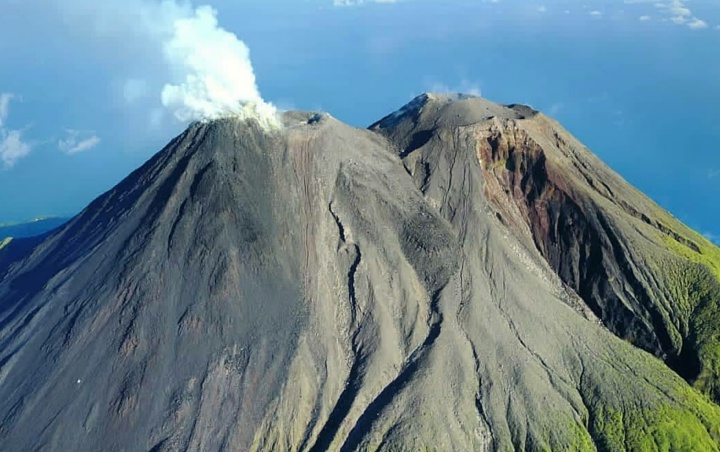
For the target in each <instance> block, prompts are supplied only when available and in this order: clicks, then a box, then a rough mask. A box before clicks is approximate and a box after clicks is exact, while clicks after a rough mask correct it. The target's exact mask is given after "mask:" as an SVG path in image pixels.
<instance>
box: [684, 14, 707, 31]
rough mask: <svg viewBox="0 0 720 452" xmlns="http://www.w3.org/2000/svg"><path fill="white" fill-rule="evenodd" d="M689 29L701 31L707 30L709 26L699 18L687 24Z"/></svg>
mask: <svg viewBox="0 0 720 452" xmlns="http://www.w3.org/2000/svg"><path fill="white" fill-rule="evenodd" d="M687 26H688V27H690V28H692V29H693V30H700V29H702V28H707V26H708V24H707V22H705V21H704V20H702V19H698V18H697V17H696V18H694V19H692V20H691V21H690V22H688V24H687Z"/></svg>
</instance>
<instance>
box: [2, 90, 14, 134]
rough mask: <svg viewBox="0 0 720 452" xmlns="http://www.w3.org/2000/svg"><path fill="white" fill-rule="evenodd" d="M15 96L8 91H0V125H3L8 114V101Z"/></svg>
mask: <svg viewBox="0 0 720 452" xmlns="http://www.w3.org/2000/svg"><path fill="white" fill-rule="evenodd" d="M13 97H15V96H14V95H13V94H10V93H0V127H3V126H4V125H5V120H6V119H7V117H8V114H10V101H11V100H12V99H13Z"/></svg>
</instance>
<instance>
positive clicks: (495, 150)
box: [374, 96, 720, 402]
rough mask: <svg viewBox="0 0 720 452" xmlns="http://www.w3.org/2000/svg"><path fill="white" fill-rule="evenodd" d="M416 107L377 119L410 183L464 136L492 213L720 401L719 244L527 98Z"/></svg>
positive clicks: (619, 329) (605, 312)
mask: <svg viewBox="0 0 720 452" xmlns="http://www.w3.org/2000/svg"><path fill="white" fill-rule="evenodd" d="M411 105H413V104H411ZM414 105H415V106H416V108H414V109H409V110H412V111H413V113H412V114H406V115H404V116H403V117H402V118H401V119H400V118H395V119H393V118H392V117H390V118H386V120H385V123H383V122H381V123H379V124H377V125H375V126H374V128H375V129H377V130H379V131H381V132H382V133H384V134H388V135H389V136H391V137H393V139H394V141H395V142H396V143H397V144H398V147H399V149H400V151H399V152H400V155H401V157H403V158H404V161H405V165H406V166H407V167H408V168H411V170H412V172H413V174H415V175H416V180H417V181H416V185H418V186H419V187H420V188H423V186H424V185H426V183H427V181H426V180H425V177H426V176H427V175H428V174H431V175H432V173H435V172H436V171H435V170H434V168H433V165H434V162H436V161H437V160H438V158H439V155H441V154H442V152H440V151H438V149H439V148H446V147H447V145H446V144H445V143H444V142H443V134H445V135H447V132H448V131H449V130H452V131H456V132H457V133H458V134H459V135H458V136H462V139H463V140H469V141H470V142H471V143H472V146H474V147H475V148H476V154H477V155H476V158H477V161H478V163H479V165H480V167H481V171H482V172H483V196H484V197H485V198H486V199H487V200H488V201H490V204H491V205H492V208H493V209H494V210H495V211H496V212H497V214H498V218H500V219H501V221H502V222H503V223H504V224H507V225H509V226H510V227H511V229H513V230H515V231H522V232H521V233H520V234H519V235H518V237H519V238H521V239H526V238H528V237H532V240H533V242H534V244H535V246H536V247H537V249H538V250H539V251H540V252H541V254H542V255H543V256H544V257H545V259H546V260H547V261H548V262H549V263H550V265H551V267H552V268H553V270H554V271H555V272H556V273H557V274H558V275H559V276H560V277H561V278H562V280H563V281H564V282H565V283H566V284H567V285H569V286H570V287H571V288H572V289H573V290H574V291H575V292H576V293H577V294H579V295H580V296H581V297H582V299H583V300H584V301H585V303H586V304H587V306H588V307H590V308H591V309H592V311H593V312H594V313H595V314H596V315H597V316H599V317H600V318H601V319H602V321H603V322H604V324H605V325H606V326H607V327H608V328H609V329H611V330H612V331H613V332H615V333H616V334H617V335H618V336H620V337H621V338H624V339H626V340H628V341H630V342H632V343H633V344H635V345H637V346H639V347H641V348H643V349H645V350H648V351H650V352H652V353H654V354H655V355H657V356H658V357H662V358H663V359H665V360H666V362H667V363H668V364H669V365H670V366H671V367H672V368H673V369H675V370H676V371H677V372H678V373H679V374H680V375H682V376H683V377H685V378H686V379H687V380H688V381H689V382H691V383H693V384H695V385H696V386H697V387H698V388H699V389H701V390H703V391H705V392H706V393H708V394H709V395H710V396H711V397H713V398H714V399H715V401H716V402H720V334H719V332H720V249H718V248H717V247H716V246H714V245H712V244H711V243H710V242H709V241H708V240H706V239H705V238H704V237H702V236H700V235H699V234H697V233H695V232H694V231H692V230H690V229H688V228H687V227H686V226H684V225H683V224H682V223H680V222H679V221H677V220H675V219H674V218H673V217H672V216H671V215H670V214H669V213H667V212H666V211H664V210H662V209H661V208H660V207H658V206H657V205H656V204H655V203H653V202H652V201H651V200H650V199H648V198H647V197H646V196H644V195H643V194H642V193H640V192H639V191H638V190H637V189H635V188H634V187H632V186H630V185H629V184H628V183H627V182H626V181H624V180H623V179H622V178H621V177H620V176H618V175H617V174H616V173H614V172H613V171H612V170H610V169H609V168H608V167H607V166H606V165H604V164H603V163H602V162H601V161H600V160H598V159H597V157H595V156H594V155H593V154H592V153H591V152H590V151H588V150H587V149H586V148H585V147H584V146H583V145H582V144H581V143H579V142H578V141H577V140H576V139H575V138H574V137H572V136H571V135H570V134H569V133H567V131H565V130H564V129H563V128H562V127H561V126H560V125H559V124H558V123H557V122H555V121H553V120H551V119H549V118H547V117H546V116H544V115H542V114H539V113H538V112H534V111H532V110H530V109H529V108H528V107H521V106H510V108H507V109H505V110H504V111H502V110H501V109H500V107H499V106H497V105H495V104H492V103H489V102H487V101H484V100H482V99H478V98H466V99H451V98H447V97H442V96H430V97H428V96H421V97H419V98H418V99H416V100H415V101H414ZM478 115H479V116H484V117H483V118H479V117H478ZM438 118H440V119H438ZM398 119H400V120H398ZM391 123H392V124H391ZM458 126H460V127H458ZM408 128H410V129H411V130H412V132H411V133H410V134H409V133H408V132H407V131H406V130H408ZM398 132H399V133H398ZM408 136H409V137H411V139H412V140H415V141H414V142H413V143H407V142H405V141H403V140H406V137H408ZM419 137H422V139H421V140H420V141H418V139H419ZM416 150H418V151H419V152H415V151H416ZM411 154H412V155H411ZM428 188H429V187H424V191H425V192H427V190H428ZM528 228H529V230H530V234H526V232H527V229H528Z"/></svg>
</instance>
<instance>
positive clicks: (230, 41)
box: [162, 6, 276, 123]
mask: <svg viewBox="0 0 720 452" xmlns="http://www.w3.org/2000/svg"><path fill="white" fill-rule="evenodd" d="M172 28H173V29H172V35H171V37H170V39H168V40H167V41H165V42H164V46H163V47H164V48H163V54H164V57H165V60H166V62H167V63H168V64H169V65H170V68H171V71H172V72H173V73H174V74H180V75H181V81H180V82H179V83H177V84H166V85H165V87H164V88H163V90H162V103H163V105H164V106H165V107H167V108H169V109H170V110H171V111H172V112H173V113H174V115H175V116H176V117H177V119H179V120H180V121H191V120H205V119H216V118H220V117H225V116H241V117H255V118H257V119H260V120H262V121H263V122H265V123H272V122H273V119H274V117H275V113H276V111H275V108H274V107H273V106H272V105H270V104H268V103H266V102H265V101H264V100H263V99H262V97H261V96H260V92H259V90H258V87H257V84H256V81H255V73H254V71H253V67H252V63H251V62H250V51H249V50H248V48H247V46H246V45H245V44H244V43H243V42H242V41H240V40H239V39H238V38H237V36H235V35H234V34H233V33H230V32H228V31H227V30H224V29H223V28H221V27H220V26H219V25H218V21H217V12H216V11H215V10H214V9H213V8H212V7H210V6H201V7H199V8H197V9H195V10H194V12H193V14H192V15H190V16H189V17H181V18H177V19H176V20H174V21H173V24H172Z"/></svg>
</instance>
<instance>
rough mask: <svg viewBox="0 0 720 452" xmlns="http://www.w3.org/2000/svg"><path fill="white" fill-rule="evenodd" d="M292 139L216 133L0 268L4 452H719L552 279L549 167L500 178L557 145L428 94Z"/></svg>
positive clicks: (294, 126)
mask: <svg viewBox="0 0 720 452" xmlns="http://www.w3.org/2000/svg"><path fill="white" fill-rule="evenodd" d="M538 118H539V119H538ZM283 122H284V124H285V127H284V128H283V129H282V130H276V131H266V130H262V129H261V128H259V127H257V125H256V124H254V123H253V122H241V121H236V120H222V121H216V122H212V123H209V124H196V125H193V126H191V127H190V129H188V130H187V131H186V132H185V133H184V134H183V135H181V136H180V137H178V138H177V139H175V140H174V141H173V142H172V143H170V145H168V147H167V148H166V149H165V150H163V151H162V152H161V153H159V154H158V155H157V156H156V157H154V158H153V159H152V160H151V161H150V162H148V163H147V164H146V165H145V166H143V167H142V168H140V169H139V170H138V171H136V172H135V173H133V174H132V175H131V176H130V177H129V178H128V179H126V180H125V181H124V182H122V183H121V184H120V185H118V186H117V187H116V188H115V189H113V190H112V191H110V192H108V193H107V194H106V195H104V196H102V197H101V198H99V199H98V200H96V201H95V202H94V203H93V204H91V205H90V206H89V207H88V208H87V209H86V210H85V211H84V212H83V213H82V214H81V215H79V216H78V217H76V218H75V219H73V220H72V221H71V222H70V223H68V224H67V225H66V226H65V227H63V228H62V229H61V230H59V231H57V232H55V233H53V234H52V235H51V236H49V237H47V238H45V239H44V240H43V241H42V242H40V243H36V242H33V241H24V240H18V241H13V242H11V243H10V244H8V245H7V246H6V247H5V248H3V249H2V250H0V278H2V279H0V400H3V403H2V404H0V449H3V450H37V449H40V450H155V451H169V450H204V451H205V450H242V451H244V450H328V449H329V450H368V449H369V450H375V449H380V450H418V449H420V450H422V449H423V448H427V449H438V450H512V449H521V450H539V449H547V448H550V449H552V450H594V449H595V448H598V449H609V450H619V449H622V448H626V449H631V450H652V448H654V447H657V448H663V447H671V448H681V447H689V448H696V449H698V450H717V449H718V444H719V443H720V431H719V430H718V429H719V428H720V427H719V426H720V409H719V408H718V407H717V406H716V405H714V404H712V403H711V402H709V401H708V400H707V399H705V398H704V396H702V395H701V394H700V393H699V392H696V391H695V390H694V389H692V388H691V387H690V386H689V385H687V383H685V381H683V380H682V379H681V378H680V377H679V376H678V375H677V374H676V373H675V372H673V371H672V370H671V369H670V368H669V367H668V366H666V365H665V364H664V363H663V362H662V361H661V360H659V359H656V358H654V357H652V355H650V354H648V353H645V352H643V351H641V350H639V349H638V348H636V347H634V346H633V345H631V344H630V343H628V342H627V341H623V340H621V339H619V338H617V337H616V336H615V335H613V334H612V333H611V332H610V331H608V330H607V329H606V328H604V327H603V326H602V325H600V324H599V323H600V321H599V320H598V319H597V318H596V314H597V315H599V316H600V317H602V318H603V319H608V318H609V317H608V315H607V314H606V311H607V312H610V311H611V310H612V309H614V306H616V305H618V306H619V304H618V303H616V304H615V305H608V306H607V308H606V309H605V310H603V309H600V308H599V306H598V303H599V302H598V301H597V298H593V297H592V296H588V295H587V294H585V293H584V292H583V290H582V287H580V286H578V287H576V286H575V285H573V280H572V279H571V278H569V277H568V276H567V274H566V273H564V272H563V270H562V269H563V268H565V267H563V265H569V264H562V265H559V264H558V263H557V262H558V261H557V260H554V258H553V256H554V254H553V252H555V251H552V250H554V249H555V248H552V246H553V243H554V242H553V241H552V240H550V239H547V240H541V238H543V237H544V236H543V235H542V234H540V233H539V232H538V230H540V231H543V230H544V229H538V227H537V225H536V224H535V223H537V224H540V225H547V224H554V223H552V222H550V221H549V220H548V219H552V218H555V220H554V221H557V218H556V217H553V216H552V215H551V214H548V215H547V217H548V218H545V219H540V220H537V221H536V218H537V217H538V216H540V213H538V212H540V211H541V209H539V208H537V209H535V210H536V213H530V212H531V211H532V209H530V208H528V207H524V206H526V204H527V205H531V204H532V202H533V201H534V200H535V199H536V198H538V199H547V197H548V195H544V196H545V198H542V196H540V195H541V194H542V193H543V192H542V191H540V190H539V189H529V190H528V191H527V192H523V191H518V190H519V189H517V188H516V187H517V186H518V184H519V186H520V187H521V188H522V187H526V186H527V184H526V185H522V184H521V183H520V181H522V180H525V181H528V180H529V181H538V180H539V179H540V177H539V176H536V174H537V173H535V172H533V171H532V168H534V166H533V167H532V168H529V167H522V165H521V164H517V165H514V164H511V163H508V162H510V161H512V162H516V160H514V159H515V158H516V157H512V159H511V158H506V162H505V168H506V170H507V174H506V173H503V172H501V166H502V165H500V164H498V163H497V162H499V161H502V159H503V157H502V152H503V151H502V149H504V148H503V147H502V146H500V145H497V143H500V142H502V140H503V139H506V138H502V137H507V136H509V135H508V134H509V132H508V130H511V131H512V130H521V129H523V130H529V132H527V135H528V137H529V136H530V135H531V134H535V135H532V136H533V137H534V138H533V140H530V138H528V139H527V140H524V141H523V140H516V142H515V143H516V144H517V143H519V145H516V144H513V146H510V147H507V146H506V147H507V148H508V149H510V148H512V149H515V150H516V151H514V152H515V154H513V155H520V154H522V152H520V149H528V150H531V149H535V148H534V147H533V146H536V147H537V148H539V149H540V148H541V150H542V151H543V152H545V147H546V146H548V144H549V142H545V141H543V140H545V139H546V140H549V139H550V138H548V135H547V134H546V130H544V129H542V128H540V126H541V125H543V124H550V122H549V120H546V119H544V118H543V117H541V116H538V115H537V114H536V112H533V111H532V110H530V109H529V108H527V107H520V106H517V107H513V108H507V107H502V106H498V105H495V104H492V103H489V102H487V101H484V100H482V99H478V98H449V97H442V96H429V95H426V96H422V97H420V98H418V99H416V100H415V101H414V102H413V103H411V104H410V105H409V106H407V107H406V108H404V109H403V110H401V111H400V112H398V113H396V114H394V115H392V116H391V117H388V118H386V119H385V120H383V121H381V122H380V123H379V124H378V125H376V126H375V127H374V128H373V129H374V130H375V132H374V131H366V130H358V129H353V128H351V127H348V126H346V125H343V124H341V123H339V122H338V121H336V120H334V119H332V118H331V117H329V116H326V115H316V114H304V113H288V114H285V116H284V117H283ZM497 124H500V125H502V127H503V128H502V129H498V130H499V132H498V134H496V135H488V136H486V135H487V133H486V132H484V131H485V130H486V129H487V131H492V130H495V129H493V128H494V127H495V128H497V127H500V126H498V125H497ZM508 127H509V128H508ZM377 132H380V133H377ZM495 136H496V138H493V137H495ZM539 137H542V139H541V138H539ZM493 140H495V141H493ZM538 152H539V151H538ZM547 152H548V155H550V153H551V152H553V153H555V154H557V152H556V151H554V150H553V151H547ZM583 152H585V151H583ZM530 154H532V153H531V152H530ZM555 154H552V155H555ZM585 154H587V155H585ZM558 155H559V154H558ZM583 156H584V157H583V158H587V159H591V158H592V157H591V156H590V154H589V153H586V152H585V153H584V154H583ZM491 159H492V161H491ZM546 160H547V161H548V162H549V161H550V159H549V158H547V159H546ZM518 162H519V161H518ZM597 165H598V166H597V168H599V169H597V171H604V172H607V174H609V175H612V174H611V173H610V172H609V170H606V169H605V167H604V166H601V165H600V164H599V162H598V163H597ZM568 174H569V176H568V178H567V179H562V177H561V176H562V175H564V173H563V174H560V175H558V174H555V177H554V178H552V179H551V178H549V177H548V178H546V179H548V180H552V181H554V182H553V184H554V186H555V187H557V186H558V184H559V183H558V182H557V181H562V180H566V182H565V184H566V186H568V187H574V188H573V190H576V191H580V190H586V189H587V190H588V192H589V190H590V189H589V188H587V187H590V188H593V185H592V183H591V182H589V181H587V180H585V181H584V182H583V180H579V179H577V180H576V179H573V177H575V176H574V175H575V174H576V172H575V171H569V172H568ZM603 174H604V173H603ZM612 177H616V176H614V175H612ZM599 182H600V181H599V180H598V181H595V184H597V183H599ZM532 185H533V186H538V187H539V186H540V184H537V183H535V184H532ZM623 187H626V186H625V185H623ZM626 189H627V190H631V188H630V187H627V188H626ZM553 190H555V191H557V190H556V189H553ZM506 192H507V193H509V194H510V196H508V194H507V193H506ZM536 192H538V193H536ZM583 193H584V192H583ZM533 196H536V198H533ZM588 196H590V195H588ZM523 197H524V198H525V199H527V200H528V201H527V203H526V204H523V203H522V202H521V200H522V199H523ZM573 199H574V198H573ZM643 199H644V198H643ZM591 201H594V198H590V197H589V198H588V206H589V205H590V202H591ZM643 202H645V201H643ZM558 203H559V201H558ZM648 203H649V201H648ZM637 206H638V207H636V208H637V209H638V211H640V212H642V210H640V209H641V208H642V207H643V205H640V204H638V205H637ZM587 208H588V209H589V208H590V207H587ZM603 209H605V207H604V206H603V205H600V204H598V208H597V211H598V212H605V211H606V210H603ZM548 212H554V210H552V209H548ZM565 214H566V213H565V211H562V210H561V211H560V214H558V215H557V217H559V218H563V217H564V216H565ZM603 215H606V216H610V215H611V214H603ZM648 215H649V214H648ZM644 224H647V223H644ZM672 224H673V225H674V224H675V223H672ZM618 235H619V234H618ZM568 236H569V237H571V238H572V239H571V240H570V242H569V244H570V245H571V246H569V245H567V244H566V243H564V242H562V241H561V240H559V241H558V242H557V243H558V244H557V245H554V246H556V247H557V249H560V247H561V246H566V248H565V249H567V250H569V251H568V254H571V255H572V254H573V253H575V254H577V249H579V248H580V247H581V246H582V244H583V243H584V242H582V241H581V240H580V239H579V238H577V237H575V236H574V235H572V234H570V235H568ZM573 240H574V241H573ZM618 253H619V252H618ZM678 259H680V260H678V261H677V262H682V256H681V257H678ZM570 262H571V263H572V262H574V261H570ZM577 265H578V267H582V268H584V267H583V266H582V265H581V264H577ZM608 265H609V264H608ZM678 265H679V264H678ZM621 269H625V267H621ZM554 270H557V271H558V273H557V274H559V275H560V276H557V274H556V273H555V271H554ZM587 272H588V273H589V270H587ZM599 273H600V274H599V275H598V276H597V279H598V280H602V279H603V278H606V275H605V276H603V274H602V272H599ZM570 274H573V273H572V272H571V273H570ZM648 274H652V275H655V278H657V280H658V281H660V280H664V279H663V278H665V275H664V274H663V273H661V272H655V273H652V272H651V271H650V270H648ZM615 277H616V278H617V276H615ZM608 279H609V278H608ZM563 281H564V282H563ZM578 294H579V295H578ZM591 295H593V294H592V293H591ZM620 296H621V295H618V297H620ZM621 301H625V299H621ZM668 302H672V300H668ZM639 305H640V306H650V304H642V303H639ZM638 311H639V310H638ZM633 312H634V311H633ZM622 316H625V317H626V318H628V319H630V318H632V316H630V315H625V314H622V315H619V317H622ZM636 317H640V316H636ZM690 317H691V316H689V317H688V318H690ZM641 320H642V318H641ZM620 324H621V322H616V323H613V322H609V326H610V327H611V328H614V331H616V332H621V331H622V330H620V329H619V327H617V325H620ZM638 325H639V326H638ZM636 326H637V328H638V331H639V330H640V329H641V327H643V326H646V327H647V328H646V329H648V330H650V331H653V332H655V331H656V330H657V326H656V325H655V324H650V325H646V324H645V323H643V322H642V321H640V320H638V321H635V323H630V324H629V326H628V328H630V327H636ZM654 334H656V335H657V334H658V333H654ZM649 337H651V336H649ZM648 344H652V341H650V340H647V341H645V342H638V345H641V346H643V347H645V348H648V349H652V347H651V346H649V345H648ZM653 350H654V349H653ZM663 350H664V349H663Z"/></svg>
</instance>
